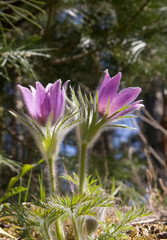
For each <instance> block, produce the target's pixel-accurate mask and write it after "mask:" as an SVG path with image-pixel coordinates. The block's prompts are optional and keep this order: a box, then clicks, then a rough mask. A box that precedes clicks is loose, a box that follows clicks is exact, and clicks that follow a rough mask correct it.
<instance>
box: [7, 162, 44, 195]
mask: <svg viewBox="0 0 167 240" xmlns="http://www.w3.org/2000/svg"><path fill="white" fill-rule="evenodd" d="M43 161H44V159H41V160H40V161H39V162H38V163H36V164H32V165H31V164H25V165H24V166H23V167H22V170H21V173H20V174H19V175H18V176H17V177H13V178H11V179H10V182H9V184H8V187H7V190H6V192H8V191H9V190H10V189H11V187H12V186H13V185H14V184H15V183H16V182H17V181H18V180H19V179H20V178H21V177H23V176H24V175H25V174H26V173H27V172H29V171H30V170H31V169H33V168H34V167H36V166H38V165H39V164H41V163H42V162H43Z"/></svg>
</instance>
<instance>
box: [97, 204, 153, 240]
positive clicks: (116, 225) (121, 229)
mask: <svg viewBox="0 0 167 240" xmlns="http://www.w3.org/2000/svg"><path fill="white" fill-rule="evenodd" d="M148 215H150V211H149V210H148V209H145V208H140V209H137V210H136V209H135V208H134V207H132V208H131V209H130V210H129V211H127V212H123V211H121V210H117V211H116V216H117V221H114V222H111V221H110V222H102V221H101V222H100V221H99V223H100V225H101V226H102V228H103V233H102V234H101V235H100V236H99V237H98V238H97V239H98V240H117V239H127V234H126V232H127V231H128V230H131V229H133V226H132V221H133V220H135V219H138V218H142V217H146V216H148Z"/></svg>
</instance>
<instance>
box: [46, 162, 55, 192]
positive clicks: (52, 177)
mask: <svg viewBox="0 0 167 240" xmlns="http://www.w3.org/2000/svg"><path fill="white" fill-rule="evenodd" d="M48 163H49V174H50V183H51V190H52V194H53V193H56V181H55V180H56V173H55V169H54V159H52V158H50V159H48Z"/></svg>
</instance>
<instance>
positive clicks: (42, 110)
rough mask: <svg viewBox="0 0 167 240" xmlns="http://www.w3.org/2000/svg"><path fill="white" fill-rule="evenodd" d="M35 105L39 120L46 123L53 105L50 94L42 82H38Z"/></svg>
mask: <svg viewBox="0 0 167 240" xmlns="http://www.w3.org/2000/svg"><path fill="white" fill-rule="evenodd" d="M35 107H36V114H37V118H38V121H39V122H40V123H41V124H45V123H46V121H47V119H48V117H49V115H50V112H51V106H50V101H49V97H48V94H47V92H46V90H45V88H44V87H43V86H42V84H41V83H40V82H36V96H35Z"/></svg>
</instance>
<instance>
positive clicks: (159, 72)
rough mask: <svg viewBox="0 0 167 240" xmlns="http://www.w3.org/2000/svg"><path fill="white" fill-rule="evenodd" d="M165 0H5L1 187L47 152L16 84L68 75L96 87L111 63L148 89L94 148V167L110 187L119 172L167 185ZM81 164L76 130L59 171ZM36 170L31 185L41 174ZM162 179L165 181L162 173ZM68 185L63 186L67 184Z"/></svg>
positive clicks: (0, 18)
mask: <svg viewBox="0 0 167 240" xmlns="http://www.w3.org/2000/svg"><path fill="white" fill-rule="evenodd" d="M166 53H167V2H166V0H158V1H157V0H140V1H138V0H100V1H99V0H47V1H42V0H41V1H40V0H29V1H27V0H6V1H1V2H0V84H1V88H0V192H3V191H4V190H5V188H6V186H7V184H8V182H9V179H10V178H11V177H12V176H15V175H16V173H17V171H18V169H19V165H23V164H25V163H35V162H37V161H38V160H39V159H41V156H40V153H39V152H38V150H37V148H36V147H34V141H33V139H32V137H31V135H30V134H29V132H28V131H27V129H26V128H25V127H24V126H23V125H22V124H21V123H20V122H19V121H18V120H16V119H15V118H14V117H13V116H11V115H10V113H9V112H8V110H11V109H13V110H15V111H20V110H21V109H22V108H23V107H24V104H23V101H22V96H21V94H20V92H19V90H18V89H17V86H16V85H17V84H18V83H19V84H22V85H24V86H28V85H33V86H34V84H35V81H40V82H41V83H42V84H43V85H44V86H46V85H47V83H49V82H51V83H53V82H55V81H56V80H57V79H59V78H61V79H62V81H63V82H65V81H66V80H68V79H70V80H71V82H70V84H71V85H72V86H73V87H74V88H75V89H76V90H77V87H78V84H80V86H81V89H82V90H83V91H86V92H87V93H89V91H91V92H92V93H93V92H94V91H95V90H96V89H97V86H98V84H99V83H100V81H101V78H102V75H103V72H104V70H105V69H109V73H110V75H111V76H113V75H115V74H117V73H118V72H119V71H121V72H122V75H123V76H122V81H121V88H124V87H128V86H133V87H135V86H138V87H141V88H142V93H141V94H140V97H139V99H143V102H144V105H145V108H144V109H142V110H141V111H140V112H137V113H136V115H137V116H138V118H136V119H133V120H131V119H129V120H128V122H127V124H128V125H129V126H135V127H136V128H137V129H138V130H127V129H125V130H124V129H119V130H117V129H112V130H108V131H106V132H104V133H103V134H102V135H101V136H100V138H99V139H98V141H97V142H96V143H95V145H94V147H93V148H92V150H91V151H90V153H89V171H90V173H93V175H94V176H95V177H98V178H99V179H102V182H103V184H104V186H105V188H110V187H111V184H112V182H113V179H114V178H115V179H116V181H118V182H120V183H122V184H125V185H126V186H128V187H129V188H130V189H131V190H132V189H133V188H134V189H135V191H136V190H137V191H138V192H139V193H140V194H141V195H145V194H146V190H147V191H150V189H151V190H152V191H153V189H154V188H155V186H158V187H159V189H160V190H161V191H165V189H166V187H165V181H166V177H167V174H166V163H167V80H166V76H167V67H166V62H167V54H166ZM64 170H67V171H71V172H72V171H75V172H77V171H78V147H77V141H76V137H75V131H73V132H71V133H70V134H69V135H68V136H66V139H65V140H64V142H63V144H62V147H61V153H60V159H59V174H60V175H61V174H62V173H63V172H64ZM39 172H40V169H38V168H37V169H36V170H34V171H33V176H32V181H33V183H34V184H32V186H33V188H32V189H33V190H32V191H33V192H35V191H36V192H38V190H39V185H38V184H37V182H38V174H39ZM160 179H161V180H160ZM159 180H160V181H159ZM63 188H64V187H63V185H62V191H64V190H63Z"/></svg>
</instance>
